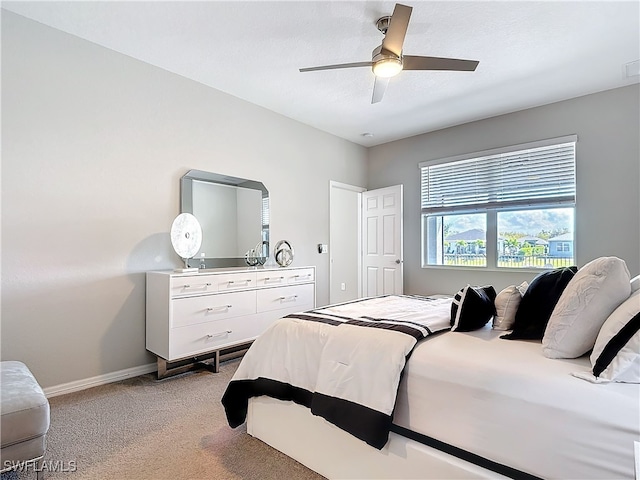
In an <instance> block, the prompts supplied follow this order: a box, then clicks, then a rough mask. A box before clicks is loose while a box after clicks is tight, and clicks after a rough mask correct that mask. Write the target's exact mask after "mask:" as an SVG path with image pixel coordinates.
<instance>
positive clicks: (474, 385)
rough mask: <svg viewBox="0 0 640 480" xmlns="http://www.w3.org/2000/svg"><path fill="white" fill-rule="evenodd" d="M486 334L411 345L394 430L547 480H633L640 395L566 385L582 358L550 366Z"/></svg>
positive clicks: (535, 348) (532, 350)
mask: <svg viewBox="0 0 640 480" xmlns="http://www.w3.org/2000/svg"><path fill="white" fill-rule="evenodd" d="M500 333H502V332H496V331H492V330H491V328H490V327H489V326H487V327H485V328H483V329H481V330H479V331H476V332H468V333H459V332H450V333H444V334H443V335H438V336H435V337H433V338H430V339H428V340H427V341H425V342H423V343H421V344H419V345H418V346H417V347H416V348H415V349H414V352H413V354H412V356H411V360H410V361H409V363H408V365H407V367H406V369H405V374H404V378H403V381H402V382H401V385H400V389H399V392H398V401H397V404H396V411H395V415H394V423H395V424H397V425H400V426H402V427H405V428H408V429H410V430H413V431H416V432H419V433H422V434H424V435H427V436H430V437H432V438H436V439H438V440H440V441H443V442H446V443H448V444H450V445H453V446H456V447H459V448H462V449H464V450H467V451H469V452H472V453H475V454H477V455H480V456H482V457H484V458H487V459H489V460H492V461H495V462H498V463H501V464H504V465H508V466H511V467H513V468H516V469H518V470H520V471H523V472H526V473H530V474H533V475H536V476H539V477H542V478H547V479H554V478H557V479H560V478H564V479H600V480H605V479H623V478H627V479H632V478H634V440H635V441H638V440H640V385H637V384H614V383H612V384H593V383H589V382H586V381H584V380H581V379H579V378H576V377H573V376H572V375H571V372H577V371H587V370H589V368H590V364H589V360H588V358H587V357H582V358H578V359H572V360H558V359H549V358H546V357H544V356H543V355H542V345H541V343H540V342H533V341H508V340H504V339H500V338H498V336H499V335H500Z"/></svg>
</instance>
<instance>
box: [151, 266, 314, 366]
mask: <svg viewBox="0 0 640 480" xmlns="http://www.w3.org/2000/svg"><path fill="white" fill-rule="evenodd" d="M315 303H316V284H315V267H285V268H273V269H268V268H246V267H238V268H220V269H209V270H201V271H200V272H197V273H175V272H173V271H160V272H147V321H146V347H147V350H149V351H150V352H152V353H154V354H155V355H156V356H157V357H158V377H159V378H162V377H163V376H166V375H168V374H171V373H170V370H171V369H168V367H167V364H168V363H171V362H176V361H179V360H184V359H197V358H198V357H200V356H203V355H204V354H211V353H213V354H214V355H213V358H214V360H215V365H214V367H213V368H212V370H214V371H217V369H218V363H219V359H220V351H222V350H226V349H230V348H232V347H234V346H238V345H242V344H247V343H248V342H251V341H252V340H254V339H255V338H256V337H257V336H258V335H260V334H261V333H262V332H263V331H264V330H265V329H266V328H267V327H268V326H269V325H270V324H271V323H273V322H274V321H275V320H277V319H279V318H281V317H283V316H285V315H287V314H289V313H294V312H300V311H304V310H309V309H312V308H314V307H315ZM209 356H210V355H209ZM178 368H182V370H181V371H184V370H185V368H184V367H178ZM173 373H179V372H178V371H175V372H173Z"/></svg>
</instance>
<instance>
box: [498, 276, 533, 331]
mask: <svg viewBox="0 0 640 480" xmlns="http://www.w3.org/2000/svg"><path fill="white" fill-rule="evenodd" d="M528 286H529V284H528V283H527V282H522V283H521V284H520V285H518V286H517V287H516V286H515V285H509V286H508V287H507V288H505V289H503V290H502V291H501V292H500V293H499V294H498V295H497V296H496V299H495V302H494V303H495V306H496V315H495V316H494V317H493V328H494V329H495V330H511V327H513V323H514V322H515V320H516V312H517V311H518V306H519V305H520V300H522V296H523V295H524V292H526V291H527V287H528Z"/></svg>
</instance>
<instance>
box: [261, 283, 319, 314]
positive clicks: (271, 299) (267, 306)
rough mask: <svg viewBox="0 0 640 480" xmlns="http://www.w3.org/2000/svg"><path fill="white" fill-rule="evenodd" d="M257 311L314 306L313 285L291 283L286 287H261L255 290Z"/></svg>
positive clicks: (301, 308)
mask: <svg viewBox="0 0 640 480" xmlns="http://www.w3.org/2000/svg"><path fill="white" fill-rule="evenodd" d="M256 293H257V295H258V298H257V308H258V312H268V311H271V310H280V309H295V308H296V307H297V306H299V308H298V309H297V310H305V309H309V308H313V307H314V301H315V299H314V285H313V284H307V285H291V286H287V287H275V288H263V289H261V290H258V291H257V292H256Z"/></svg>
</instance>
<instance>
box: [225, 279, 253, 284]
mask: <svg viewBox="0 0 640 480" xmlns="http://www.w3.org/2000/svg"><path fill="white" fill-rule="evenodd" d="M250 281H251V279H247V280H238V282H237V283H249V282H250ZM232 283H236V281H235V280H229V284H232Z"/></svg>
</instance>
